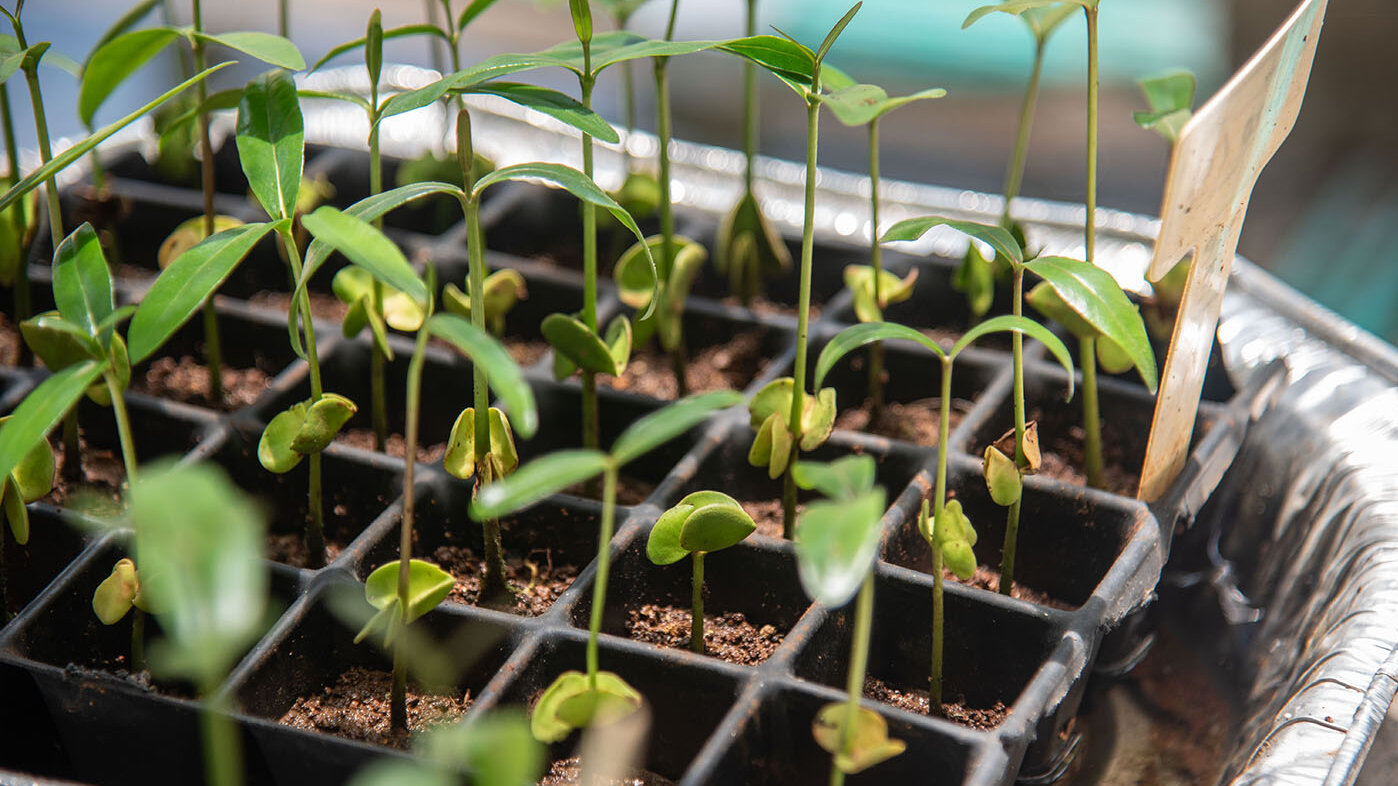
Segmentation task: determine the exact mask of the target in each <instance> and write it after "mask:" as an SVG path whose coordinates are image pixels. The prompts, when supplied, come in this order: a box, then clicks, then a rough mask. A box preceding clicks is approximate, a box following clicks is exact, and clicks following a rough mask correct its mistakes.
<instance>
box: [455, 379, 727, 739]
mask: <svg viewBox="0 0 1398 786" xmlns="http://www.w3.org/2000/svg"><path fill="white" fill-rule="evenodd" d="M740 401H742V394H740V393H737V392H735V391H732V390H719V391H713V392H711V393H702V394H699V395H695V396H690V397H688V398H684V399H681V400H679V401H677V402H675V403H674V404H671V405H669V406H667V407H665V408H664V409H661V410H658V411H656V412H653V413H651V414H649V415H646V416H645V417H643V418H641V419H640V420H637V421H636V422H635V423H632V424H631V425H630V426H629V427H627V429H626V430H625V431H623V432H622V433H621V435H620V436H618V437H617V438H616V442H614V443H612V450H611V453H603V452H601V451H599V450H591V449H586V448H584V449H580V450H563V451H559V452H556V453H550V454H548V455H547V456H541V457H539V458H537V459H535V460H533V461H531V462H529V464H527V465H525V466H524V468H522V469H521V470H519V471H518V472H516V473H515V474H514V475H511V476H510V477H508V478H506V479H504V480H502V481H500V482H498V483H494V484H492V485H490V486H487V487H485V488H483V489H481V490H480V493H478V494H477V495H476V499H475V500H474V501H473V502H472V503H471V517H472V518H474V519H476V520H477V521H484V520H487V519H495V518H499V517H500V516H502V515H505V514H507V513H511V512H513V511H516V510H520V509H522V508H525V507H527V506H529V505H532V504H534V503H536V502H538V501H539V500H541V499H543V498H544V497H547V496H548V495H550V494H554V493H557V492H559V491H561V490H563V489H565V488H567V487H569V486H571V485H573V484H574V483H579V482H582V481H585V480H587V479H589V478H592V477H594V476H596V475H598V474H599V473H600V474H601V475H602V477H603V484H602V525H601V531H600V532H599V533H598V536H597V575H596V576H595V577H594V578H593V584H592V615H591V620H590V623H589V625H588V631H589V633H588V639H587V671H586V673H584V672H580V671H565V672H563V673H562V674H560V675H558V678H557V679H555V680H554V681H553V683H552V684H551V685H550V686H549V687H548V689H547V690H545V691H544V694H543V696H541V697H540V698H539V702H538V704H536V705H535V706H534V713H533V715H532V716H531V718H530V730H531V731H532V732H533V734H534V737H535V738H536V739H538V740H539V741H541V742H546V743H553V742H558V741H560V740H562V739H564V738H565V737H567V736H568V735H569V734H570V733H572V732H573V730H575V729H581V728H586V727H588V726H591V725H594V724H601V723H605V722H609V721H612V720H615V719H617V718H620V717H624V716H625V715H628V714H630V713H631V712H633V711H635V710H636V708H638V707H640V706H641V694H640V693H638V692H637V691H636V689H635V688H632V687H631V686H630V685H628V684H627V683H626V681H625V680H623V679H622V678H621V677H619V676H617V675H616V674H614V673H612V672H609V671H600V670H599V668H598V655H597V637H598V636H599V635H600V634H601V631H602V614H603V611H604V610H605V608H606V604H607V578H608V574H609V572H610V569H611V545H612V534H613V526H614V522H615V517H616V491H617V477H618V474H619V473H620V470H621V467H622V466H624V465H626V464H628V463H630V462H632V461H634V460H636V459H638V458H640V457H642V456H644V455H645V454H647V453H649V452H650V451H652V450H654V449H655V448H657V447H660V446H661V445H663V444H665V443H666V442H669V441H670V440H672V439H674V438H676V437H678V436H680V435H681V434H684V433H685V432H687V431H689V430H690V429H692V428H694V427H695V426H697V425H699V424H700V423H702V422H703V421H704V420H705V419H706V418H708V417H709V416H710V415H712V414H713V413H715V412H717V411H718V410H721V409H726V408H728V407H731V406H733V405H735V404H737V403H738V402H740Z"/></svg>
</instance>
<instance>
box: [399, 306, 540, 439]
mask: <svg viewBox="0 0 1398 786" xmlns="http://www.w3.org/2000/svg"><path fill="white" fill-rule="evenodd" d="M423 329H424V330H426V331H428V332H429V333H430V334H431V335H433V336H436V337H437V338H440V339H442V340H443V341H446V342H447V343H448V344H451V345H452V346H454V347H456V348H457V350H458V351H460V352H461V353H462V354H464V355H465V356H466V357H468V358H470V360H471V363H472V364H473V365H474V366H475V367H476V368H479V369H481V370H482V371H484V372H485V376H486V379H487V380H488V381H489V382H490V387H491V388H493V389H494V390H495V393H496V395H498V396H499V397H500V401H501V403H503V404H504V405H505V411H506V412H508V413H510V417H511V418H512V419H513V420H514V426H515V429H517V430H518V431H519V433H520V435H521V436H523V437H524V438H525V439H528V438H529V437H532V436H534V432H535V431H537V430H538V428H539V412H538V409H537V408H536V407H535V405H534V390H533V388H531V387H530V386H529V383H528V382H526V381H525V379H524V372H523V371H521V370H520V368H519V366H518V365H517V364H516V363H515V361H514V358H513V357H511V356H510V353H509V351H508V350H506V349H505V347H504V345H503V344H501V343H500V342H499V341H498V340H497V339H495V338H493V337H492V336H491V335H490V334H489V333H486V332H484V331H481V330H478V329H477V328H476V326H475V325H472V324H471V323H470V322H467V321H466V320H464V319H462V318H461V317H458V316H456V315H455V314H434V315H433V316H432V318H431V319H429V320H427V323H426V324H425V325H424V326H423Z"/></svg>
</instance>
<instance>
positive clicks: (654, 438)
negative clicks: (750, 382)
mask: <svg viewBox="0 0 1398 786" xmlns="http://www.w3.org/2000/svg"><path fill="white" fill-rule="evenodd" d="M742 400H743V394H742V393H739V392H738V391H736V390H714V391H710V392H708V393H699V394H696V395H692V396H687V397H685V398H682V399H680V400H679V401H676V402H675V403H673V404H670V405H668V406H665V407H662V408H660V409H658V410H656V411H655V412H652V413H650V414H648V415H646V416H644V417H642V418H641V419H639V420H637V421H636V422H634V423H632V424H631V425H630V426H628V427H627V428H626V430H625V431H623V432H621V435H620V436H618V437H617V438H616V442H614V443H612V459H613V460H614V461H616V463H617V465H618V466H621V465H624V464H627V463H629V462H631V461H634V460H636V459H638V458H640V457H641V456H644V455H645V454H647V453H649V452H651V451H652V450H654V449H656V448H658V447H660V446H661V445H663V444H665V443H666V442H669V441H670V440H672V439H674V438H676V437H678V436H680V435H681V434H683V433H685V432H687V431H689V430H690V429H692V428H694V427H695V426H697V425H699V424H700V423H703V422H704V421H705V420H706V419H708V417H709V416H710V415H712V414H713V413H715V412H718V411H719V410H722V409H727V408H728V407H731V406H734V405H736V404H738V403H739V402H740V401H742Z"/></svg>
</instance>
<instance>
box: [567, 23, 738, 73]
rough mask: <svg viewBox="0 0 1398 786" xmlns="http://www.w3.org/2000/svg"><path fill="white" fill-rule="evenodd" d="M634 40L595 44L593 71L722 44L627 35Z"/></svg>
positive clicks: (684, 53) (621, 39)
mask: <svg viewBox="0 0 1398 786" xmlns="http://www.w3.org/2000/svg"><path fill="white" fill-rule="evenodd" d="M626 35H627V36H630V37H631V38H633V39H634V40H631V41H626V39H625V38H623V37H622V36H616V37H614V38H612V39H609V40H608V41H605V42H603V45H602V46H598V45H597V43H596V42H594V44H593V60H592V71H593V73H598V72H600V71H602V69H604V68H607V67H608V66H612V65H616V64H618V63H625V62H629V61H632V60H643V59H645V58H651V57H679V56H681V55H689V54H694V53H695V52H702V51H705V50H707V49H713V48H714V47H716V46H719V45H720V44H722V43H723V42H722V41H665V40H663V39H650V38H644V37H641V36H637V35H636V34H635V33H627V34H626Z"/></svg>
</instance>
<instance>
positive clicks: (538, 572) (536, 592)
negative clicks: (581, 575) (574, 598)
mask: <svg viewBox="0 0 1398 786" xmlns="http://www.w3.org/2000/svg"><path fill="white" fill-rule="evenodd" d="M539 555H542V556H543V559H542V560H539V559H535V558H536V557H538V556H539ZM432 561H433V562H436V563H437V565H438V566H439V567H441V568H442V569H443V570H445V571H447V572H448V573H450V574H451V575H452V576H454V577H455V578H456V586H454V587H452V589H451V594H449V595H448V596H447V599H448V600H452V601H455V602H457V603H465V604H468V605H472V606H475V605H483V606H488V607H490V608H493V609H500V608H501V605H502V604H501V603H500V602H499V601H498V600H495V599H490V600H488V601H487V602H485V603H482V602H481V584H482V582H483V581H484V579H485V560H484V559H479V558H477V557H476V553H475V552H474V551H472V550H471V549H469V548H466V547H464V546H451V545H447V546H439V547H438V548H437V550H436V551H434V552H432ZM505 573H506V575H505V580H506V581H508V582H509V583H510V585H511V586H512V587H514V588H515V589H516V590H518V592H517V593H511V595H510V597H509V599H508V600H507V601H506V603H505V604H503V605H504V609H503V610H505V611H509V612H512V613H514V614H521V615H524V616H526V617H537V616H539V615H540V614H543V613H544V612H546V611H548V610H549V607H551V606H552V605H553V604H554V602H555V601H557V600H558V596H559V595H562V594H563V592H564V590H566V589H568V588H569V587H571V586H572V585H573V582H574V581H575V580H576V579H577V578H578V566H576V565H555V564H554V562H553V555H552V554H550V553H549V552H548V551H547V550H543V549H540V550H536V551H532V552H530V553H529V554H527V555H525V556H520V555H519V554H516V553H514V552H510V551H506V552H505Z"/></svg>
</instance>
